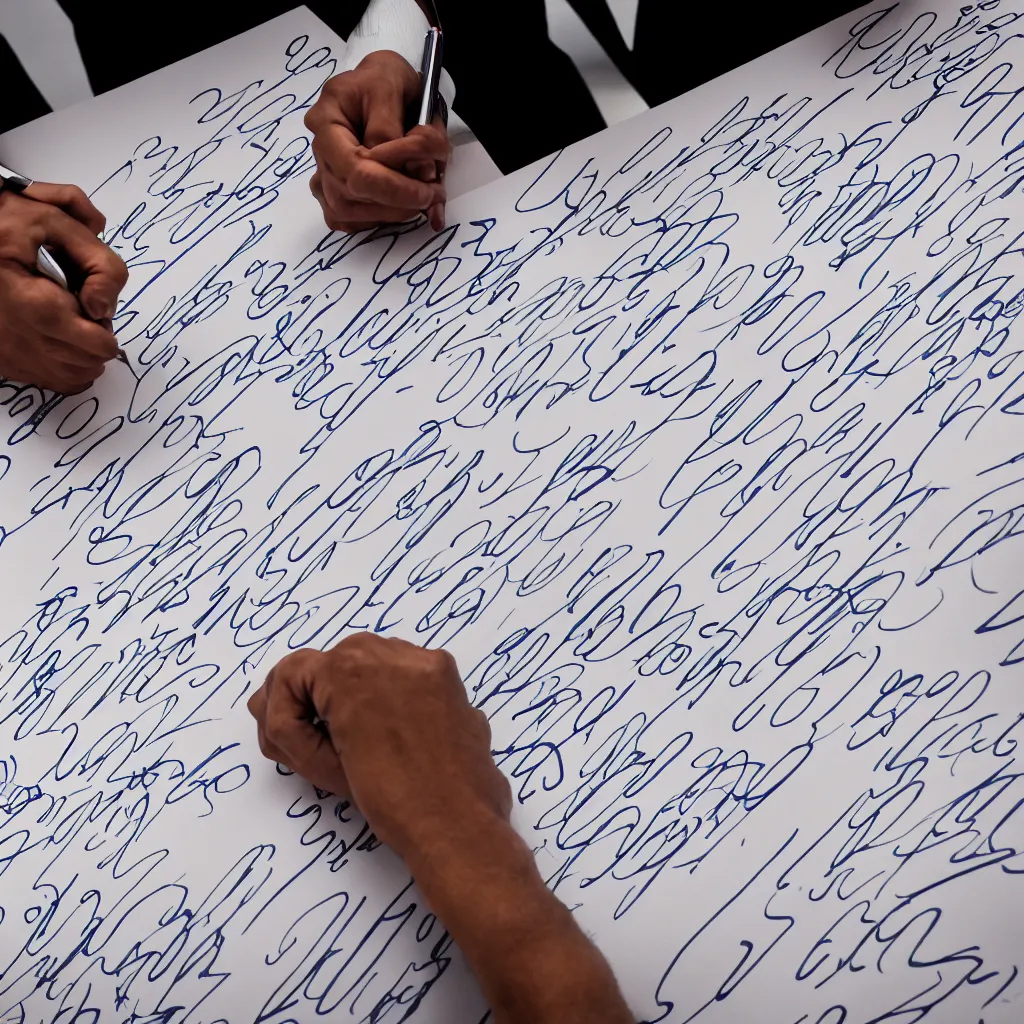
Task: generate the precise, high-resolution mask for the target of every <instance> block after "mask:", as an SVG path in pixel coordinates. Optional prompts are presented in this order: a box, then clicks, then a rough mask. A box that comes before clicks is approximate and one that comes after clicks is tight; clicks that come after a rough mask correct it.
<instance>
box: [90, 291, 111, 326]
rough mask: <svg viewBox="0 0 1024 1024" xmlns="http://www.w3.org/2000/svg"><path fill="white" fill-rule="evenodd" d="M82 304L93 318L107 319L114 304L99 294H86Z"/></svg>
mask: <svg viewBox="0 0 1024 1024" xmlns="http://www.w3.org/2000/svg"><path fill="white" fill-rule="evenodd" d="M82 305H83V306H85V311H86V313H88V314H89V316H91V317H92V318H93V320H107V319H109V318H111V317H112V316H113V315H114V304H113V303H112V302H111V301H110V300H109V299H105V298H103V296H101V295H88V296H86V298H85V299H84V300H83V302H82Z"/></svg>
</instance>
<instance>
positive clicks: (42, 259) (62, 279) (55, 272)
mask: <svg viewBox="0 0 1024 1024" xmlns="http://www.w3.org/2000/svg"><path fill="white" fill-rule="evenodd" d="M0 182H2V183H3V187H4V188H6V189H7V190H8V191H10V192H14V193H15V194H16V195H21V193H22V192H24V191H25V189H27V188H28V187H29V186H30V185H31V184H32V179H31V178H26V177H25V175H24V174H19V173H18V172H17V171H12V170H11V168H9V167H4V165H3V164H0ZM29 198H31V197H29ZM36 269H37V270H38V271H39V273H40V274H42V275H43V277H48V278H49V279H50V280H51V281H53V283H54V284H57V285H60V287H61V288H63V289H64V290H65V291H70V290H71V286H70V285H69V284H68V276H67V274H65V273H64V268H63V267H62V266H61V265H60V264H59V263H58V262H57V261H56V260H55V259H54V258H53V257H52V256H51V255H50V254H49V253H48V252H47V251H46V249H44V248H43V246H39V250H38V251H37V253H36ZM117 358H118V359H119V360H120V361H121V362H122V363H124V364H125V366H127V365H129V364H128V356H126V355H125V353H124V350H123V349H121V348H118V350H117Z"/></svg>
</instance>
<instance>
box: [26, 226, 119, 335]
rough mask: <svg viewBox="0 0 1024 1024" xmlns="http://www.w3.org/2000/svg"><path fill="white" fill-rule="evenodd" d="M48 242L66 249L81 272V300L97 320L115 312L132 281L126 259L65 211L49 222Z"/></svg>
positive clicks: (69, 257) (79, 294)
mask: <svg viewBox="0 0 1024 1024" xmlns="http://www.w3.org/2000/svg"><path fill="white" fill-rule="evenodd" d="M45 229H46V242H47V243H48V244H49V245H52V246H54V247H55V248H57V249H59V250H61V251H62V252H64V253H65V254H66V255H67V257H68V259H69V260H70V261H71V263H72V264H74V266H75V268H76V270H77V271H78V273H79V274H80V275H81V287H80V288H79V292H78V300H79V302H81V304H82V308H83V309H84V310H85V312H86V313H87V314H88V315H89V316H90V317H92V319H94V320H104V319H108V318H109V317H112V316H113V315H114V310H115V308H116V306H117V297H118V295H120V294H121V289H122V288H123V287H124V286H125V284H127V282H128V268H127V267H126V266H125V264H124V260H122V259H121V257H120V256H118V255H117V253H116V252H114V250H113V249H111V248H110V247H109V246H107V245H105V244H104V243H103V242H101V241H100V240H99V239H98V238H97V237H96V236H95V235H94V234H92V232H90V230H89V229H88V228H87V227H86V226H85V225H84V224H80V223H79V222H78V221H77V220H75V219H74V218H73V217H69V216H68V215H67V214H66V213H64V212H63V211H61V210H57V209H53V210H52V212H51V214H50V216H49V217H48V218H47V222H46V224H45Z"/></svg>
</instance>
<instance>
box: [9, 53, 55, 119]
mask: <svg viewBox="0 0 1024 1024" xmlns="http://www.w3.org/2000/svg"><path fill="white" fill-rule="evenodd" d="M49 112H50V106H49V104H48V103H47V102H46V100H44V99H43V97H42V95H41V94H40V92H39V90H38V89H37V88H36V87H35V83H34V82H33V81H32V79H31V78H29V77H28V75H27V74H26V73H25V69H24V68H23V67H22V66H21V61H20V60H18V57H17V54H15V52H14V51H13V50H12V49H11V45H10V43H8V42H7V40H6V39H4V37H3V36H0V132H6V131H9V130H10V129H11V128H17V127H18V126H19V125H23V124H26V123H27V122H28V121H34V120H35V119H36V118H37V117H42V116H43V114H48V113H49Z"/></svg>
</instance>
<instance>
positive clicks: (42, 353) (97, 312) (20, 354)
mask: <svg viewBox="0 0 1024 1024" xmlns="http://www.w3.org/2000/svg"><path fill="white" fill-rule="evenodd" d="M104 223H105V221H104V218H103V214H101V213H100V212H99V210H97V209H96V207H95V206H93V205H92V203H91V202H90V201H89V199H88V198H87V197H86V195H85V193H84V192H82V191H81V189H78V188H75V187H74V186H71V185H48V184H45V183H43V182H35V183H33V184H32V185H31V186H30V187H29V188H28V189H27V190H26V191H25V193H24V194H23V195H16V194H14V193H12V192H9V191H0V376H4V377H7V378H10V379H12V380H16V381H19V382H20V383H23V384H35V385H37V386H38V387H42V388H48V389H51V390H54V391H59V392H63V393H72V392H76V391H82V390H84V389H85V388H87V387H88V386H89V385H90V384H91V383H92V382H93V381H94V380H96V378H97V377H99V376H100V374H102V373H103V368H104V366H105V364H106V363H107V362H108V361H109V360H111V359H113V358H114V357H115V356H116V355H117V341H116V340H115V338H114V334H113V331H112V330H111V325H110V318H111V317H112V316H113V314H114V308H115V304H116V302H117V296H118V295H119V294H120V291H121V289H122V288H123V287H124V285H125V283H126V282H127V280H128V269H127V267H125V265H124V262H123V261H122V260H121V258H120V257H119V256H118V255H117V254H116V253H115V252H113V250H111V249H110V248H108V247H107V246H106V245H104V244H103V243H102V242H101V241H100V240H99V239H98V238H97V237H96V235H97V234H98V233H99V232H100V231H102V230H103V226H104ZM41 245H46V246H47V247H49V248H51V249H54V250H57V251H61V252H64V253H65V254H66V255H67V257H68V259H69V260H70V261H71V262H72V263H74V265H75V266H76V267H77V268H78V270H79V271H80V272H81V273H82V274H83V275H84V280H83V283H82V287H81V291H80V294H79V297H78V298H76V297H75V296H74V295H72V294H71V293H70V292H68V291H66V290H65V289H63V288H61V287H60V285H57V284H55V283H54V282H53V281H50V280H49V279H47V278H45V277H42V276H40V275H39V274H38V273H37V271H36V269H35V267H36V257H37V252H38V250H39V247H40V246H41ZM83 309H84V310H85V312H86V313H87V314H88V317H92V320H90V319H88V318H87V316H86V315H83V312H82V311H83ZM93 321H100V322H99V323H94V322H93Z"/></svg>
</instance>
